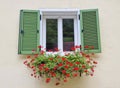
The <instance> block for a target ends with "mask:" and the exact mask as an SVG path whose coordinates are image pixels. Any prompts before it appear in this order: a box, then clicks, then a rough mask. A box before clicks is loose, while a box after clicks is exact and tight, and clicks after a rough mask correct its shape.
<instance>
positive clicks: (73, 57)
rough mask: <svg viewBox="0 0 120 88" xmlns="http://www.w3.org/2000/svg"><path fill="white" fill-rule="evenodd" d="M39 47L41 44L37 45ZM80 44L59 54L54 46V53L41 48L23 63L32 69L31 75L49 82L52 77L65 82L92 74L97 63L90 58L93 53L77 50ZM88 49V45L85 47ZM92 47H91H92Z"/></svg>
mask: <svg viewBox="0 0 120 88" xmlns="http://www.w3.org/2000/svg"><path fill="white" fill-rule="evenodd" d="M39 48H41V46H39ZM78 48H80V46H76V47H72V48H71V50H73V51H72V53H66V52H65V54H64V55H61V53H60V52H59V50H58V49H57V48H55V50H56V52H57V53H56V54H53V51H51V53H49V54H47V53H46V52H45V51H43V50H41V51H40V52H39V54H34V52H35V51H34V50H33V51H32V52H33V54H34V55H33V56H30V55H28V56H27V57H26V58H27V59H26V61H24V64H25V65H26V66H27V67H29V68H30V69H32V70H33V73H32V74H31V76H33V77H35V78H38V79H39V78H40V77H41V78H45V79H46V80H45V82H46V83H49V82H50V81H51V80H52V79H57V80H58V82H57V83H56V84H59V83H60V82H61V81H63V82H67V81H68V79H69V78H74V77H78V76H82V74H85V75H90V76H93V72H94V67H95V65H96V64H97V62H96V61H95V60H93V59H92V57H93V56H94V53H85V52H81V51H79V49H78ZM86 48H87V49H88V50H90V47H89V46H87V47H86ZM92 48H93V47H92Z"/></svg>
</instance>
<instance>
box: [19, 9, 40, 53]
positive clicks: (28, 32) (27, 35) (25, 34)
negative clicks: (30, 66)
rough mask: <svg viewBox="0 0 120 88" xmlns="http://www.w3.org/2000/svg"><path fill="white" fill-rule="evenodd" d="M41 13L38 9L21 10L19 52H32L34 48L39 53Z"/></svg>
mask: <svg viewBox="0 0 120 88" xmlns="http://www.w3.org/2000/svg"><path fill="white" fill-rule="evenodd" d="M39 17H40V14H39V11H38V10H21V11H20V29H19V46H18V48H19V49H18V53H19V54H32V50H35V52H36V53H37V52H38V51H39V49H38V48H37V46H38V45H39V28H40V19H39Z"/></svg>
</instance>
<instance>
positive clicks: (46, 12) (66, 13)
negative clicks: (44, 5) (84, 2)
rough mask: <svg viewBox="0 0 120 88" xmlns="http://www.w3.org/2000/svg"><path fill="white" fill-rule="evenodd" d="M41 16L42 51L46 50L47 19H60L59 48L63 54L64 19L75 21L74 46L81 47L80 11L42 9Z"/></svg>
mask: <svg viewBox="0 0 120 88" xmlns="http://www.w3.org/2000/svg"><path fill="white" fill-rule="evenodd" d="M40 14H41V20H40V45H41V46H43V48H42V50H45V49H46V19H49V18H52V19H58V32H59V35H58V48H59V49H60V51H61V52H63V32H62V30H63V29H62V19H63V18H72V19H74V45H81V36H80V34H81V33H80V32H81V31H80V20H79V14H80V11H79V10H78V9H40ZM61 29H62V30H61Z"/></svg>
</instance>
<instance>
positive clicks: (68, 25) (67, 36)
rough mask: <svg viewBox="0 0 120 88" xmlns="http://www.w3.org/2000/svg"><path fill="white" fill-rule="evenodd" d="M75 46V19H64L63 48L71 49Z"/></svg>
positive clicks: (65, 49)
mask: <svg viewBox="0 0 120 88" xmlns="http://www.w3.org/2000/svg"><path fill="white" fill-rule="evenodd" d="M73 46H74V20H73V19H63V50H64V51H71V47H73Z"/></svg>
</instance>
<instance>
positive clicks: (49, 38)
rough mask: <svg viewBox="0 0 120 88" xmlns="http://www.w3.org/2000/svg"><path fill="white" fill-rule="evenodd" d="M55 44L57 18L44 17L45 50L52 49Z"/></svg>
mask: <svg viewBox="0 0 120 88" xmlns="http://www.w3.org/2000/svg"><path fill="white" fill-rule="evenodd" d="M56 47H58V46H57V19H46V50H47V51H49V50H53V49H54V48H56Z"/></svg>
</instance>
